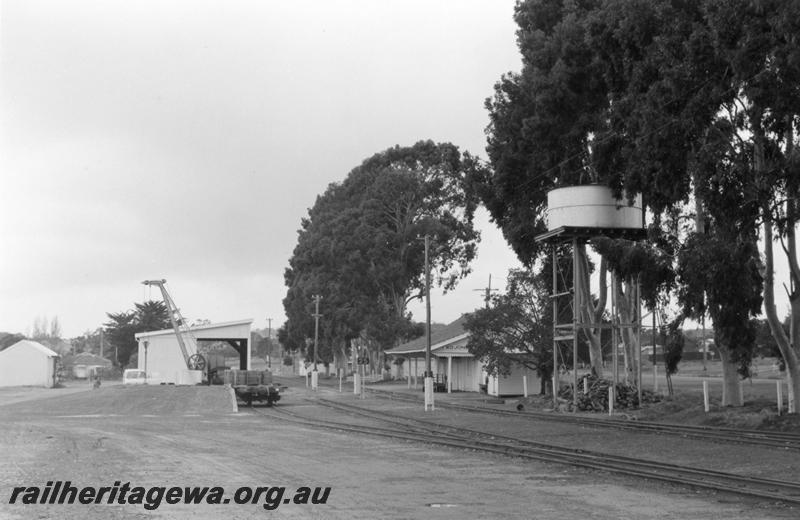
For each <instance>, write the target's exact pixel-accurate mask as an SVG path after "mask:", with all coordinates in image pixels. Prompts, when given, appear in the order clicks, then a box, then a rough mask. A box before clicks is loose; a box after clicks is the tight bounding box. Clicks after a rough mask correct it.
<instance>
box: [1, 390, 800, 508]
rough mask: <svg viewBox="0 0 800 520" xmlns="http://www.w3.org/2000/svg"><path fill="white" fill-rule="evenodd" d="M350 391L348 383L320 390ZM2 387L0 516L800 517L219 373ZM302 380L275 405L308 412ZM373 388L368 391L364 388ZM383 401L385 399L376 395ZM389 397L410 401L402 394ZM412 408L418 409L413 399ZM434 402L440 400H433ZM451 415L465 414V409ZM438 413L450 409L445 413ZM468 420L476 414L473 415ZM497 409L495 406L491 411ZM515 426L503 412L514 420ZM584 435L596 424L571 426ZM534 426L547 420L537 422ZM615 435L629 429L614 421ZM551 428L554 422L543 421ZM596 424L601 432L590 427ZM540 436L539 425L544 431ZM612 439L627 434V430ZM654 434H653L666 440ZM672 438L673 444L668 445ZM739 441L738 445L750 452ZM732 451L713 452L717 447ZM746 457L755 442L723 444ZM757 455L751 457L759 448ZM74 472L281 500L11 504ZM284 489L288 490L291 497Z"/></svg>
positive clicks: (299, 400)
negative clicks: (547, 458) (338, 411)
mask: <svg viewBox="0 0 800 520" xmlns="http://www.w3.org/2000/svg"><path fill="white" fill-rule="evenodd" d="M320 391H321V392H324V393H326V394H329V395H328V396H336V395H340V397H341V398H342V399H350V400H355V398H354V397H353V396H352V394H350V395H347V394H338V393H337V392H331V391H329V390H320ZM51 392H52V393H50V392H40V393H39V396H38V397H37V398H35V399H34V398H31V399H26V400H19V399H18V398H17V399H12V398H10V397H9V396H8V395H7V394H2V393H0V446H2V453H3V459H4V464H3V465H2V466H1V468H2V469H0V497H1V498H0V519H3V520H5V519H23V518H56V517H57V518H67V519H72V518H75V519H78V518H80V519H95V518H97V519H101V518H102V519H106V518H110V519H122V518H145V517H148V518H149V517H153V516H157V517H160V518H186V517H188V516H190V515H191V516H192V517H193V518H195V519H204V518H261V517H263V516H264V515H267V514H272V515H274V516H275V517H277V518H298V519H299V518H342V519H344V518H348V519H350V518H392V519H395V518H396V519H406V518H408V519H415V518H487V519H489V518H501V517H502V518H559V519H573V518H574V519H578V518H593V519H594V518H609V519H611V518H613V519H617V518H631V519H648V518H710V519H713V518H720V519H722V518H732V517H735V518H739V519H748V518H752V519H769V518H786V519H788V518H796V517H797V514H798V511H797V509H794V508H790V507H784V506H779V505H775V504H770V503H762V502H759V501H756V500H749V499H742V498H738V497H735V496H732V495H731V496H728V495H725V496H723V495H719V494H713V493H708V492H697V491H694V490H690V489H684V488H678V487H675V486H668V485H663V484H659V483H656V482H647V481H641V480H636V479H630V478H622V477H616V476H611V475H607V474H604V473H600V472H585V471H581V470H578V469H574V468H568V467H564V466H559V465H554V464H544V463H536V462H530V461H523V460H520V459H512V458H505V457H499V456H492V455H485V454H480V453H474V452H465V451H461V450H448V449H440V448H436V447H431V446H426V445H423V444H417V443H404V442H393V441H387V440H384V439H378V438H373V437H360V436H353V435H345V434H341V433H336V432H329V431H323V430H315V429H309V428H305V427H300V426H296V425H290V424H286V423H278V422H276V421H268V420H266V419H265V418H264V417H261V416H259V415H257V414H254V413H252V411H249V410H247V409H244V408H243V409H242V410H241V411H240V412H239V413H234V412H233V411H232V403H231V399H230V394H229V393H228V392H227V391H226V390H225V389H224V388H222V387H164V386H156V387H122V386H119V385H117V386H114V385H104V386H103V387H102V388H100V389H99V390H89V391H83V392H74V393H69V394H65V393H58V391H51ZM307 395H309V393H308V390H306V389H305V388H304V387H297V388H289V389H288V390H287V391H286V393H285V396H284V398H283V400H282V401H281V402H280V403H279V405H278V406H285V407H287V408H292V409H293V410H303V414H304V415H305V414H308V413H311V414H313V413H314V410H313V408H314V405H311V404H309V403H308V402H307V401H305V400H304V398H305V397H306V396H307ZM368 401H370V400H368ZM375 402H376V403H377V404H376V405H377V406H381V407H386V406H390V405H391V403H388V404H387V403H386V402H384V401H383V400H380V402H379V401H378V400H375ZM396 406H407V405H405V404H402V405H400V404H396ZM413 413H416V412H413ZM435 413H436V414H437V415H440V411H439V410H437V411H436V412H435ZM461 415H462V417H458V416H457V414H453V417H447V420H452V421H459V420H465V419H466V417H463V414H461ZM441 416H442V417H443V418H444V417H445V416H444V414H443V413H442V414H441ZM469 420H470V421H473V422H474V418H469ZM491 420H492V421H494V422H497V421H498V419H496V418H492V419H491ZM515 428H518V426H513V427H512V426H508V428H505V431H506V432H509V433H513V432H514V431H515ZM578 433H579V434H580V436H581V437H587V438H588V437H590V436H588V435H586V434H585V432H578ZM531 434H533V435H536V436H542V435H544V434H543V432H542V431H540V432H538V433H537V432H531ZM606 435H607V436H609V437H622V436H625V435H627V434H623V433H620V432H614V431H609V432H608V433H607V434H606ZM548 436H549V437H551V439H550V440H552V439H553V438H555V437H557V436H558V433H557V432H555V431H554V432H551V433H550V434H548ZM594 437H597V435H594ZM541 440H544V439H541ZM607 440H608V441H611V440H613V441H614V442H615V443H619V444H620V445H622V446H624V440H621V439H618V438H617V439H607ZM661 441H662V439H658V443H661ZM676 449H677V448H676ZM744 451H746V453H745V452H744ZM724 453H727V451H726V450H722V449H721V450H718V451H715V452H714V457H715V458H718V457H719V456H720V454H724ZM730 453H731V457H732V458H735V460H740V461H742V460H747V461H751V460H753V459H754V456H753V455H752V454H751V452H750V450H749V449H746V450H742V449H741V448H737V447H732V448H730ZM761 457H762V455H760V454H759V455H757V457H755V458H761ZM55 481H70V482H72V485H74V486H79V487H85V486H94V487H98V488H99V487H101V486H113V485H115V482H120V483H121V484H119V485H118V487H119V486H120V485H122V484H124V483H126V482H130V486H142V487H145V488H150V487H152V486H156V487H159V486H163V487H171V486H179V487H185V486H211V487H213V486H220V487H222V488H224V490H225V497H226V498H229V499H230V497H232V496H233V495H234V492H235V491H236V490H237V489H238V488H240V487H246V486H249V487H252V488H255V487H258V486H261V487H271V488H274V487H276V486H277V487H285V488H286V491H285V495H284V496H285V497H286V498H284V500H283V501H281V502H280V503H279V504H273V505H274V506H275V509H273V510H267V509H265V507H264V506H265V505H266V502H265V499H264V497H262V499H261V500H260V501H258V502H257V503H255V504H252V503H248V504H242V505H239V504H235V503H233V502H234V501H231V502H230V503H228V504H218V505H216V504H208V503H201V504H167V503H164V502H162V503H161V504H160V506H159V507H158V508H157V509H154V510H152V511H151V510H147V509H145V507H144V506H143V505H137V504H118V503H113V504H107V503H100V504H90V505H81V504H72V505H67V504H65V505H42V504H21V503H19V502H20V500H17V503H16V504H13V505H11V504H9V503H8V502H9V499H10V497H11V495H12V491H13V489H14V488H15V487H21V486H24V487H32V486H39V487H40V488H44V487H45V486H46V485H47V482H55ZM301 487H311V488H314V487H320V488H325V487H330V488H331V489H330V493H329V496H328V497H327V500H326V503H324V504H311V503H307V504H295V503H293V501H292V500H289V498H288V497H293V496H294V492H295V490H297V489H298V488H301ZM286 500H289V503H286Z"/></svg>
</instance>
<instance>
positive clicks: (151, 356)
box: [136, 319, 253, 385]
mask: <svg viewBox="0 0 800 520" xmlns="http://www.w3.org/2000/svg"><path fill="white" fill-rule="evenodd" d="M252 324H253V320H251V319H248V320H240V321H231V322H225V323H211V324H208V325H199V326H196V327H191V328H190V329H189V333H188V334H185V335H184V342H185V344H186V349H187V351H188V352H187V354H188V355H189V356H190V357H191V356H194V355H195V354H200V355H202V356H203V357H204V359H205V360H206V362H209V361H210V358H212V357H213V356H211V355H209V354H208V353H207V352H204V350H205V349H204V348H203V345H204V344H208V343H220V342H223V343H227V344H228V345H230V346H231V347H233V348H234V349H235V350H236V352H237V353H238V354H239V363H238V365H239V366H238V368H239V369H240V370H250V328H251V326H252ZM136 341H137V342H138V343H139V350H138V367H137V368H138V369H139V370H144V371H145V373H146V374H147V378H148V380H151V381H153V382H154V383H155V382H159V383H168V384H169V383H171V384H178V385H180V384H197V383H200V382H201V380H202V376H203V372H202V371H198V370H189V369H188V368H187V366H186V359H184V356H183V353H182V351H181V346H180V344H179V343H178V338H177V336H176V335H175V331H174V330H173V329H167V330H158V331H152V332H140V333H139V334H136Z"/></svg>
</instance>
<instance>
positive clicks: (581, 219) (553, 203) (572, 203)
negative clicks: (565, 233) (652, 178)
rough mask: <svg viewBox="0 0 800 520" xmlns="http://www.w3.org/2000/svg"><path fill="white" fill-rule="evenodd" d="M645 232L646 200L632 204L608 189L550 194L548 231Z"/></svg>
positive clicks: (591, 186)
mask: <svg viewBox="0 0 800 520" xmlns="http://www.w3.org/2000/svg"><path fill="white" fill-rule="evenodd" d="M564 226H567V227H593V228H619V229H642V228H643V227H644V226H643V220H642V196H641V195H636V197H634V199H633V203H632V204H629V203H628V200H627V197H624V196H623V199H622V200H620V199H616V198H614V195H613V194H612V192H611V189H610V188H608V187H606V186H600V185H597V184H589V185H586V186H569V187H566V188H558V189H555V190H552V191H550V192H548V194H547V229H548V230H550V231H552V230H554V229H558V228H560V227H564Z"/></svg>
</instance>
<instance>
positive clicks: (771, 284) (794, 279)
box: [753, 132, 800, 413]
mask: <svg viewBox="0 0 800 520" xmlns="http://www.w3.org/2000/svg"><path fill="white" fill-rule="evenodd" d="M793 140H794V138H793V137H792V136H791V134H790V136H789V139H788V141H789V142H793ZM753 142H754V147H753V161H754V167H755V170H756V175H757V176H758V178H763V177H762V175H763V174H764V173H765V169H766V168H765V166H764V144H763V136H761V135H760V133H758V132H757V133H756V136H755V138H754V141H753ZM787 152H789V153H787V155H789V156H793V153H791V152H792V150H787ZM792 191H794V190H792ZM786 210H787V216H788V217H789V219H790V222H792V224H791V225H790V226H788V230H787V237H786V240H787V247H786V256H787V259H788V261H789V270H790V284H791V287H792V290H791V293H790V294H789V300H790V303H791V313H792V314H791V319H790V324H791V325H790V330H789V337H787V336H786V333H785V332H784V330H783V326H782V325H781V321H780V318H778V312H777V310H776V309H775V263H774V258H773V251H772V240H773V235H772V215H771V212H770V209H769V207H768V206H764V207H763V208H762V216H763V220H764V225H763V229H764V310H765V312H766V315H767V323H769V328H770V331H771V332H772V337H773V338H774V339H775V343H777V344H778V349H779V350H780V352H781V356H782V357H783V361H784V363H785V364H786V383H787V385H788V390H789V395H788V411H789V413H797V397H798V396H800V330H798V328H799V327H798V322H800V293H798V285H800V284H798V280H800V267H799V266H798V263H797V235H796V234H795V231H794V221H795V219H796V218H797V205H796V203H795V202H794V200H793V199H792V197H791V196H790V197H789V199H788V201H787V207H786Z"/></svg>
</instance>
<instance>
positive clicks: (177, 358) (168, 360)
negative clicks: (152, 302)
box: [137, 334, 195, 384]
mask: <svg viewBox="0 0 800 520" xmlns="http://www.w3.org/2000/svg"><path fill="white" fill-rule="evenodd" d="M146 341H147V346H146V347H145V342H144V341H143V340H139V355H138V360H139V363H138V367H137V368H138V369H139V370H144V371H146V372H147V379H149V380H152V381H153V382H154V383H162V382H163V383H174V384H181V383H183V382H184V380H185V378H186V375H185V374H184V373H185V372H187V370H188V369H187V368H186V360H184V359H183V353H182V352H181V348H180V345H179V344H178V339H177V338H176V337H175V335H174V334H172V335H161V336H151V337H149V338H147V340H146ZM145 350H146V351H147V352H146V353H145ZM187 351H188V353H189V355H190V356H191V355H192V354H195V352H194V351H192V350H190V349H189V347H188V345H187Z"/></svg>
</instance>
